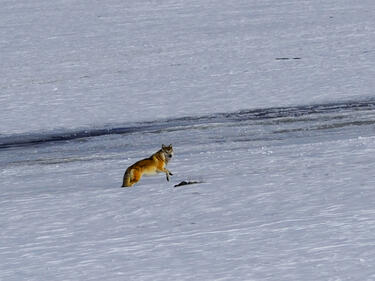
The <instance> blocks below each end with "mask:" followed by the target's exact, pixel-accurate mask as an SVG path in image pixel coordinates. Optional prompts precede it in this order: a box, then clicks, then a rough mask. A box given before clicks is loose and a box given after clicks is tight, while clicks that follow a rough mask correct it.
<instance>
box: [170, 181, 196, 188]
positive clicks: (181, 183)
mask: <svg viewBox="0 0 375 281" xmlns="http://www.w3.org/2000/svg"><path fill="white" fill-rule="evenodd" d="M196 183H201V182H200V181H182V182H180V183H179V184H176V185H175V186H174V187H178V186H182V185H188V184H196Z"/></svg>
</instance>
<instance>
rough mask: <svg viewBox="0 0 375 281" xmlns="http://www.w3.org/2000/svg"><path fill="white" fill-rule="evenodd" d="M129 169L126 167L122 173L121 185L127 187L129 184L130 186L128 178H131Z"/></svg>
mask: <svg viewBox="0 0 375 281" xmlns="http://www.w3.org/2000/svg"><path fill="white" fill-rule="evenodd" d="M131 174H132V173H131V169H130V168H128V169H127V170H126V172H125V174H124V179H123V181H122V186H121V187H129V186H132V184H131V183H130V180H131Z"/></svg>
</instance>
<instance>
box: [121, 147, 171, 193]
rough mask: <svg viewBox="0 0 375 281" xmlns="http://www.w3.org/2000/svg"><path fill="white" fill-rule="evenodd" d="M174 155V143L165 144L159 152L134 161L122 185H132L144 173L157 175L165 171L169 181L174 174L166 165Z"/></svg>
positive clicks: (127, 170)
mask: <svg viewBox="0 0 375 281" xmlns="http://www.w3.org/2000/svg"><path fill="white" fill-rule="evenodd" d="M172 157H173V148H172V145H171V144H170V145H169V146H166V145H164V144H163V145H162V146H161V149H160V150H159V151H158V152H156V153H154V154H153V155H151V156H150V157H149V158H146V159H143V160H140V161H138V162H136V163H134V164H133V165H131V166H130V167H129V168H127V169H126V172H125V174H124V179H123V183H122V187H130V186H132V185H133V184H135V183H137V182H138V181H139V180H140V179H141V177H142V175H155V174H157V173H165V175H166V177H167V181H169V176H172V175H173V174H172V173H171V172H170V171H169V170H168V169H167V168H166V166H167V164H168V162H169V161H170V159H172Z"/></svg>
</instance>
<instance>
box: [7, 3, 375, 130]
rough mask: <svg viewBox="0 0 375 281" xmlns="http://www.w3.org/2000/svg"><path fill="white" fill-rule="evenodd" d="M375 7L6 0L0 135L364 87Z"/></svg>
mask: <svg viewBox="0 0 375 281" xmlns="http://www.w3.org/2000/svg"><path fill="white" fill-rule="evenodd" d="M374 10H375V1H373V0H361V1H356V2H354V1H348V0H309V1H299V0H281V1H279V0H277V1H276V0H262V1H257V0H230V1H221V0H213V1H201V0H195V1H180V0H162V1H152V0H151V1H150V0H137V1H123V0H110V1H105V2H101V1H95V3H93V2H92V1H88V0H80V1H74V0H54V1H50V0H34V1H31V2H30V1H25V0H21V1H6V0H3V1H2V3H1V7H0V50H1V53H0V56H1V59H0V61H1V68H0V87H1V88H0V90H1V95H0V104H1V110H0V120H1V122H0V134H6V133H7V134H13V133H22V132H24V131H31V130H32V131H40V130H43V131H44V130H46V129H59V128H72V127H82V126H88V127H91V126H93V125H97V126H102V125H103V124H113V123H115V124H119V123H120V124H121V123H127V122H132V121H145V120H155V119H160V118H168V117H177V116H195V115H201V114H206V113H207V112H210V113H216V112H232V111H236V110H239V109H249V108H264V107H271V106H285V105H296V104H310V103H318V102H326V101H337V100H349V99H357V98H363V97H372V96H374V92H373V90H374V88H375V79H373V77H375V73H374V72H375V50H374V34H375V17H374V12H373V11H374ZM278 58H290V60H278ZM293 58H300V59H298V60H295V59H293Z"/></svg>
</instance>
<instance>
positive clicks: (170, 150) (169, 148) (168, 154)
mask: <svg viewBox="0 0 375 281" xmlns="http://www.w3.org/2000/svg"><path fill="white" fill-rule="evenodd" d="M161 150H162V151H163V153H164V155H165V158H166V159H168V160H169V159H171V158H172V156H173V147H172V145H171V144H170V145H168V146H166V145H164V144H162V145H161Z"/></svg>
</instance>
